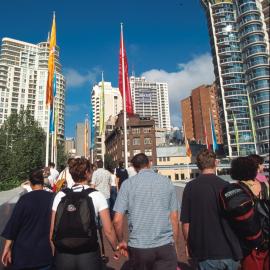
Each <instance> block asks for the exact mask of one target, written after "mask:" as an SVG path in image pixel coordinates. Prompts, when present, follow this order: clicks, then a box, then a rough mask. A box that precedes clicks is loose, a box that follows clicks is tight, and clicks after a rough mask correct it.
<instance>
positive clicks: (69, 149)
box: [64, 138, 76, 156]
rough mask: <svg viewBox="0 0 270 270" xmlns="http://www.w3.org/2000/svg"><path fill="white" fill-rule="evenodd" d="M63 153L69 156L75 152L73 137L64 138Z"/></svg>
mask: <svg viewBox="0 0 270 270" xmlns="http://www.w3.org/2000/svg"><path fill="white" fill-rule="evenodd" d="M64 146H65V154H66V155H69V156H71V155H72V154H75V153H76V151H75V140H74V138H65V144H64Z"/></svg>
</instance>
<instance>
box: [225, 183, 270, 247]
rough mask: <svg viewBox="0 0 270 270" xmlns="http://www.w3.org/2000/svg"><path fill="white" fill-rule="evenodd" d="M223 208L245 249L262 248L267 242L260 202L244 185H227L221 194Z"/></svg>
mask: <svg viewBox="0 0 270 270" xmlns="http://www.w3.org/2000/svg"><path fill="white" fill-rule="evenodd" d="M220 199H221V206H222V208H223V211H224V214H225V216H226V218H227V220H228V221H229V223H230V225H231V227H232V229H233V230H234V231H235V233H236V235H237V236H238V238H239V240H240V244H241V246H242V248H243V249H245V250H246V249H249V250H251V249H253V248H258V247H261V246H262V245H263V244H264V242H265V240H266V239H265V235H264V233H263V231H264V230H263V226H264V225H263V224H262V215H261V213H260V212H259V211H258V206H259V205H260V202H259V201H258V200H256V198H255V197H254V195H253V193H252V192H251V190H250V189H249V188H248V187H247V186H246V185H245V184H243V183H241V182H239V183H233V184H229V185H227V186H226V187H225V188H224V189H223V190H222V191H221V192H220Z"/></svg>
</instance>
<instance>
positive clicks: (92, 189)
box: [83, 188, 105, 256]
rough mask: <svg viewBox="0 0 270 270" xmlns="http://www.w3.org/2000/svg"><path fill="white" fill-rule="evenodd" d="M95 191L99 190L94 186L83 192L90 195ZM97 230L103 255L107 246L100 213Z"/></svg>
mask: <svg viewBox="0 0 270 270" xmlns="http://www.w3.org/2000/svg"><path fill="white" fill-rule="evenodd" d="M94 191H97V190H96V189H94V188H87V189H85V190H83V192H84V193H86V194H88V195H89V194H91V193H92V192H94ZM97 230H98V233H99V238H100V242H101V255H102V256H104V255H105V246H104V240H103V233H102V225H101V221H100V216H99V215H98V217H97Z"/></svg>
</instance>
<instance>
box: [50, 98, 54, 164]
mask: <svg viewBox="0 0 270 270" xmlns="http://www.w3.org/2000/svg"><path fill="white" fill-rule="evenodd" d="M52 123H53V129H52V131H51V162H54V124H55V123H54V97H53V105H52ZM50 124H51V123H50Z"/></svg>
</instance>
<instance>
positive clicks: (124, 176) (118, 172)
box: [116, 168, 128, 188]
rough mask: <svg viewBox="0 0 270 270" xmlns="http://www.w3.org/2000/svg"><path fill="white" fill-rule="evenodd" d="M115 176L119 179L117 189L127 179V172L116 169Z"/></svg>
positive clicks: (122, 169) (123, 169)
mask: <svg viewBox="0 0 270 270" xmlns="http://www.w3.org/2000/svg"><path fill="white" fill-rule="evenodd" d="M116 176H117V177H118V178H119V188H120V186H121V185H122V184H123V182H124V181H125V180H126V179H128V172H127V170H126V169H125V168H116Z"/></svg>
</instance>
